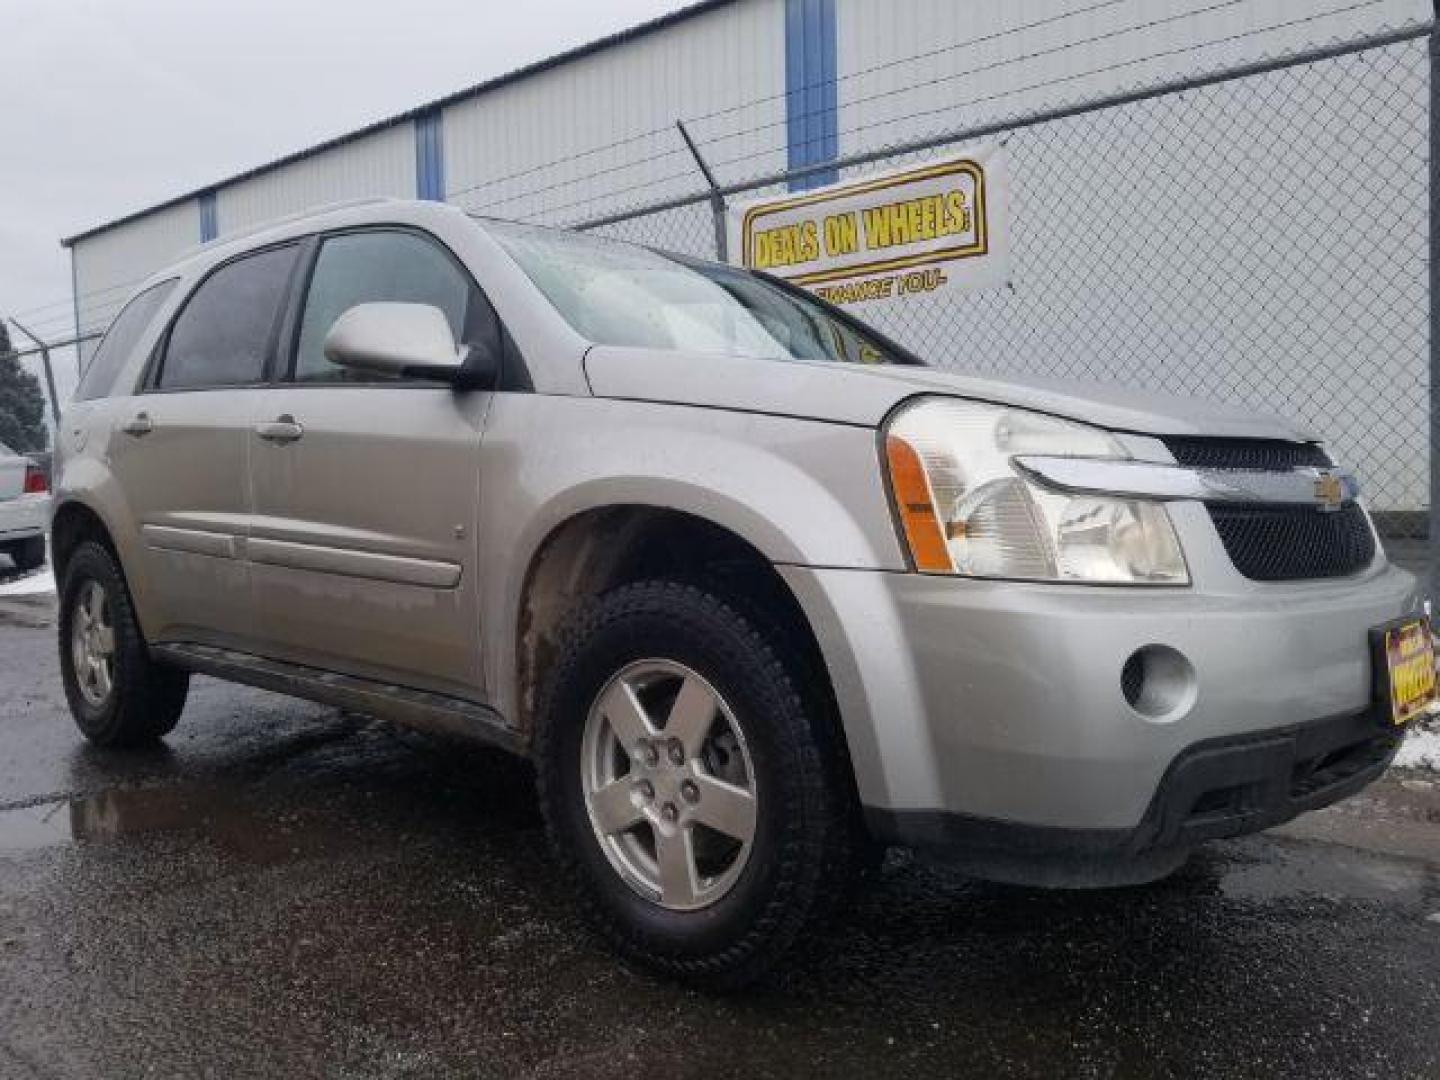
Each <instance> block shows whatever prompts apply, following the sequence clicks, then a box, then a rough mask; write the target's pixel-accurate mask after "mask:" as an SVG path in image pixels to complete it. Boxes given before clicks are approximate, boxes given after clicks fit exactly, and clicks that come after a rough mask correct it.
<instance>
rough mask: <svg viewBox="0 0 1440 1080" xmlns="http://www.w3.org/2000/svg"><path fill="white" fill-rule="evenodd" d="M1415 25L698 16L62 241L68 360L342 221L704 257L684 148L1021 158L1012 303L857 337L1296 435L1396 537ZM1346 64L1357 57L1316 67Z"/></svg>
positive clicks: (1421, 317)
mask: <svg viewBox="0 0 1440 1080" xmlns="http://www.w3.org/2000/svg"><path fill="white" fill-rule="evenodd" d="M1430 19H1431V8H1430V3H1429V0H1011V2H1007V3H1000V2H998V0H964V2H962V0H706V2H703V3H696V4H693V5H692V6H689V7H686V8H684V9H682V10H680V11H677V12H676V13H674V14H672V15H669V16H667V17H664V18H661V19H658V20H655V21H653V22H650V23H647V24H645V25H642V26H639V27H636V28H634V29H632V30H629V31H626V32H624V33H621V34H617V35H615V36H613V37H610V38H607V39H605V40H602V41H597V42H595V43H593V44H591V45H588V46H585V47H583V48H579V49H576V50H574V51H572V52H569V53H565V54H563V55H560V56H556V57H553V58H551V59H548V60H545V61H542V62H540V63H537V64H534V65H531V66H530V67H527V68H524V69H522V70H519V71H516V72H513V73H510V74H507V75H503V76H501V77H499V78H495V79H491V80H490V81H488V82H484V83H481V84H478V85H476V86H473V87H471V88H469V89H466V90H462V91H460V92H457V93H455V94H453V95H451V96H450V97H447V98H444V99H441V100H439V101H434V102H430V103H428V104H424V105H418V106H417V107H416V108H414V109H413V110H411V111H409V112H406V113H403V114H401V115H398V116H395V117H392V118H390V119H387V120H383V121H380V122H378V123H376V124H373V125H371V126H369V127H367V128H364V129H361V130H359V131H354V132H351V133H349V134H345V135H342V136H340V137H338V138H335V139H333V140H331V141H329V142H326V143H323V144H321V145H318V146H314V147H311V148H309V149H305V150H301V151H299V152H297V153H295V154H292V155H291V156H289V157H286V158H283V159H281V160H278V161H274V162H271V163H269V164H265V165H261V166H259V167H257V168H255V169H252V170H250V171H248V172H245V173H242V174H240V175H238V176H233V177H230V178H227V179H218V180H217V181H216V182H215V183H214V184H213V185H211V186H209V187H206V188H204V189H202V190H199V191H194V192H190V193H187V194H184V195H181V196H179V197H176V198H174V199H171V200H169V201H168V202H165V203H161V204H159V205H157V206H153V207H150V208H147V209H143V210H138V211H137V212H135V213H133V214H131V215H129V216H127V217H124V218H121V219H120V220H117V221H113V222H110V223H108V224H105V225H101V226H99V227H97V228H94V229H91V230H89V231H86V232H83V233H80V234H79V235H76V236H73V237H70V238H68V239H66V240H65V241H64V243H65V245H66V246H67V247H69V249H70V252H71V258H72V269H73V278H74V293H75V322H76V331H77V335H78V334H83V333H86V332H89V331H93V330H96V329H99V328H102V327H103V326H104V325H106V324H107V323H108V321H109V320H110V319H111V318H112V317H113V316H114V314H115V312H116V311H117V310H118V308H119V306H120V304H121V303H123V301H124V299H125V298H126V295H127V293H128V292H129V290H130V288H131V287H132V285H133V284H134V283H135V282H137V281H138V280H139V279H141V278H143V277H145V276H146V275H148V274H149V273H151V272H152V271H154V270H155V269H156V268H157V267H159V266H161V265H162V264H164V263H165V262H167V261H169V260H171V259H173V258H174V257H176V256H177V255H179V254H180V253H182V252H184V251H186V250H187V249H190V248H193V247H194V246H195V245H196V244H198V243H202V242H205V241H208V240H212V239H215V238H217V237H225V236H229V235H233V234H235V233H237V232H240V231H243V230H247V229H250V228H252V227H254V226H257V225H259V224H262V223H264V222H266V221H269V220H272V219H275V218H278V217H282V216H285V215H289V214H294V213H297V212H301V211H304V210H306V209H307V208H311V207H315V206H318V205H320V204H324V203H332V202H336V201H338V200H344V199H352V198H357V197H367V196H400V197H419V198H422V199H443V200H447V201H450V202H453V203H455V204H458V205H460V206H463V207H465V208H467V209H473V210H475V211H483V212H485V213H487V214H493V215H496V216H502V217H509V218H515V219H522V220H532V221H537V222H544V223H551V224H571V225H577V224H578V225H592V226H593V225H597V224H598V225H600V226H603V227H604V228H605V229H606V231H608V232H609V233H611V234H613V235H620V236H625V237H631V238H636V239H641V240H644V241H646V242H649V243H653V244H656V245H659V246H667V247H673V248H678V249H684V250H690V251H696V252H700V253H703V254H714V250H713V246H712V239H713V231H712V226H711V223H710V220H709V213H710V210H709V205H708V204H707V203H706V202H705V198H704V196H705V191H706V182H705V180H704V178H703V176H702V175H701V173H700V171H699V170H698V168H697V165H696V160H695V157H694V156H693V155H692V153H691V151H690V149H689V148H688V147H687V146H686V144H685V141H684V138H683V136H682V133H681V131H680V130H679V129H678V128H677V125H676V121H683V123H684V125H685V129H686V131H687V132H688V134H689V135H690V136H691V137H692V138H693V140H694V142H695V144H696V147H697V148H698V152H699V154H700V155H701V156H703V158H704V159H705V161H706V162H708V164H709V166H710V168H711V170H712V171H713V173H714V176H715V178H716V180H717V181H718V183H719V185H720V186H721V187H722V188H725V189H727V190H729V191H730V192H731V193H732V194H734V193H738V192H740V191H741V189H742V188H745V187H746V186H747V185H750V186H753V188H754V190H756V191H765V192H773V191H783V190H784V189H785V187H787V186H789V187H792V188H797V187H804V186H808V185H813V184H816V183H824V182H828V181H829V180H831V179H834V178H835V177H836V176H837V175H838V176H849V175H852V174H853V173H854V172H856V171H863V170H866V169H875V168H883V167H886V166H887V165H890V164H900V163H908V162H912V161H914V160H916V159H917V154H919V152H920V151H919V150H918V149H917V148H916V147H917V145H918V144H919V143H921V142H923V141H924V140H926V139H927V138H928V137H943V136H945V134H946V133H954V134H955V138H956V139H960V138H964V137H966V135H967V134H969V133H975V132H980V133H981V134H982V135H983V136H984V137H986V138H990V139H994V140H998V141H999V142H1000V143H1001V145H1003V146H1005V147H1006V149H1007V152H1008V153H1009V154H1010V156H1011V167H1010V172H1011V174H1012V175H1013V177H1014V180H1013V196H1012V203H1013V205H1012V207H1011V216H1012V221H1013V230H1012V237H1013V239H1012V246H1013V249H1014V265H1013V273H1012V282H1011V285H1010V286H1009V288H1007V289H1001V290H996V291H994V292H991V293H985V294H975V295H973V296H970V297H967V298H963V299H961V300H955V299H951V300H947V301H945V303H944V304H943V305H940V304H937V305H934V306H932V307H931V308H928V309H926V308H919V309H915V308H912V309H911V310H909V311H908V312H906V313H904V314H900V313H896V312H889V311H879V312H876V313H875V314H873V315H871V313H870V312H866V315H867V317H873V318H875V319H876V320H877V321H879V322H881V323H882V324H883V325H884V326H885V328H886V329H887V330H889V331H891V332H892V333H894V334H896V335H897V336H898V337H900V338H901V339H902V340H906V341H908V342H910V343H912V344H914V345H916V346H917V347H920V348H924V349H927V350H930V351H931V352H932V354H934V353H936V352H939V354H940V355H939V356H938V357H937V359H939V360H941V361H942V362H964V363H966V364H968V365H969V366H972V367H976V368H980V369H989V370H1025V371H1031V372H1039V373H1043V374H1055V375H1068V376H1084V377H1095V378H1108V379H1118V380H1122V381H1127V382H1131V383H1138V384H1142V385H1154V386H1157V387H1160V388H1163V389H1170V390H1180V391H1185V392H1190V393H1200V394H1204V395H1206V396H1211V397H1230V398H1240V399H1244V400H1246V401H1249V402H1252V403H1255V404H1261V405H1269V406H1272V407H1274V408H1276V409H1277V410H1279V411H1283V412H1288V413H1291V414H1296V413H1298V414H1300V415H1301V416H1302V417H1304V418H1305V419H1308V420H1311V421H1312V422H1313V423H1314V424H1315V426H1316V427H1317V428H1320V429H1324V430H1327V431H1331V432H1335V431H1337V429H1338V436H1337V442H1338V443H1339V444H1340V450H1341V452H1342V453H1346V454H1348V456H1349V458H1350V460H1352V461H1355V462H1356V463H1357V464H1360V465H1361V466H1362V470H1363V471H1364V472H1365V473H1367V474H1368V475H1369V476H1370V477H1372V478H1375V479H1376V480H1377V481H1378V482H1377V483H1375V484H1372V494H1373V495H1374V497H1375V499H1376V500H1377V505H1380V507H1381V508H1382V509H1395V510H1408V509H1415V508H1419V507H1421V506H1422V505H1424V503H1425V502H1426V501H1427V493H1428V463H1427V461H1426V460H1424V458H1425V456H1426V455H1425V453H1424V450H1423V448H1424V447H1425V446H1426V445H1427V441H1426V416H1427V412H1426V403H1425V401H1424V400H1423V398H1424V380H1425V376H1426V371H1425V350H1426V340H1427V322H1426V319H1427V315H1426V311H1427V302H1426V295H1427V294H1426V292H1425V283H1424V273H1425V256H1426V252H1425V246H1424V236H1425V229H1426V223H1427V213H1428V196H1427V192H1428V177H1427V164H1426V162H1427V155H1426V148H1425V144H1424V133H1425V124H1426V117H1427V102H1428V96H1427V95H1428V90H1427V87H1428V61H1427V59H1426V42H1425V40H1424V37H1423V30H1415V29H1414V28H1416V27H1423V26H1424V25H1427V24H1428V23H1429V20H1430ZM1407 28H1410V29H1409V30H1408V31H1407ZM1407 34H1408V36H1407ZM1346 42H1349V43H1356V42H1371V43H1372V44H1371V45H1366V46H1364V47H1363V48H1362V47H1359V46H1357V47H1355V48H1354V49H1353V50H1351V51H1349V52H1345V53H1343V54H1342V53H1341V52H1340V51H1338V50H1337V51H1335V52H1334V54H1333V55H1331V54H1323V55H1322V53H1323V50H1325V49H1327V48H1332V47H1333V46H1335V44H1336V43H1346ZM1303 50H1310V51H1311V53H1313V54H1314V62H1307V63H1306V64H1305V65H1303V66H1296V67H1285V68H1278V67H1277V68H1273V69H1271V68H1267V67H1266V66H1265V65H1266V64H1267V63H1271V62H1273V61H1275V60H1276V58H1280V57H1284V56H1286V55H1288V54H1294V53H1297V52H1300V51H1303ZM1252 68H1253V69H1254V70H1253V71H1252V70H1250V69H1252ZM1224 71H1230V72H1245V74H1246V77H1244V78H1240V77H1238V76H1237V77H1235V78H1233V79H1230V80H1229V81H1221V80H1211V79H1210V78H1209V76H1210V75H1211V74H1213V73H1216V72H1224ZM1187 78H1189V79H1191V80H1193V84H1194V85H1193V87H1189V88H1186V87H1179V86H1178V84H1179V83H1181V82H1183V81H1184V80H1185V79H1187ZM1166 85H1168V86H1169V87H1170V88H1171V90H1170V91H1167V92H1166V93H1164V94H1160V93H1159V91H1158V89H1157V90H1156V95H1155V96H1153V97H1147V96H1146V88H1160V87H1162V86H1166ZM1172 91H1173V92H1172ZM1107 99H1108V100H1109V101H1110V102H1111V104H1112V105H1113V107H1108V108H1105V109H1103V110H1099V111H1085V110H1083V109H1077V108H1076V107H1075V106H1076V103H1084V102H1096V101H1102V100H1107ZM1007 125H1008V126H1007ZM907 146H908V147H909V148H910V149H909V150H908V151H906V150H905V148H906V147H907ZM891 147H893V148H897V149H900V150H902V151H904V152H902V153H899V154H897V156H895V157H894V158H893V159H890V160H886V159H884V158H883V154H884V152H885V150H886V148H891ZM856 158H861V159H863V160H862V161H859V162H857V161H855V160H854V159H856ZM831 162H834V163H835V167H834V168H829V167H827V166H828V163H831ZM807 168H808V170H809V171H805V172H802V173H801V174H800V175H795V176H787V175H786V174H787V172H793V171H795V170H806V169H807ZM687 196H694V198H693V200H691V202H692V205H687V206H677V205H675V204H677V203H680V202H683V201H685V198H686V197H687ZM741 197H747V196H744V195H742V196H741ZM657 206H658V207H660V208H661V209H659V210H657V211H656V212H655V213H651V214H637V215H636V216H628V217H627V212H630V211H639V210H642V209H644V208H645V207H657ZM1357 290H1359V291H1358V292H1357ZM1366 290H1368V291H1366ZM1362 294H1363V295H1362ZM1377 343H1378V345H1379V349H1378V352H1377ZM1197 355H1202V356H1212V357H1219V358H1221V359H1216V360H1215V361H1214V362H1213V363H1211V364H1210V365H1209V366H1208V367H1207V366H1205V364H1204V363H1200V364H1199V366H1197V361H1196V359H1195V357H1196V356H1197ZM1357 357H1365V363H1364V364H1359V363H1357ZM1182 364H1183V365H1184V367H1183V369H1182ZM1417 365H1418V366H1417ZM1321 387H1323V388H1324V392H1323V393H1322V392H1321V390H1320V389H1318V388H1321ZM1377 387H1382V388H1384V387H1390V388H1394V394H1393V397H1389V398H1387V397H1385V396H1384V394H1383V393H1382V394H1380V395H1379V396H1378V397H1377V389H1376V388H1377ZM1357 400H1364V401H1367V402H1368V403H1369V404H1367V405H1366V406H1365V407H1364V408H1363V409H1362V408H1360V407H1359V406H1357V405H1356V401H1357ZM1366 410H1368V411H1366ZM1397 445H1398V446H1399V447H1401V449H1400V450H1396V446H1397Z"/></svg>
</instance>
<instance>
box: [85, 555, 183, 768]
mask: <svg viewBox="0 0 1440 1080" xmlns="http://www.w3.org/2000/svg"><path fill="white" fill-rule="evenodd" d="M60 673H61V677H62V679H63V680H64V683H65V697H66V699H67V700H68V702H69V704H70V713H71V715H72V716H74V718H75V723H76V725H77V726H78V727H79V728H80V731H81V733H82V734H83V735H84V736H85V737H86V738H87V739H89V740H90V741H91V742H93V743H95V744H96V745H98V746H107V747H118V746H137V745H140V744H143V743H148V742H154V741H155V740H156V739H159V738H161V737H162V736H164V735H166V734H168V733H169V732H170V731H171V730H172V729H173V728H174V727H175V724H176V723H177V722H178V721H179V719H180V713H181V711H182V710H183V709H184V708H185V697H186V695H187V693H188V692H189V687H190V676H189V675H188V674H187V673H186V672H184V671H180V670H178V669H176V668H172V667H168V666H166V665H164V664H159V663H156V662H155V661H154V660H152V659H151V658H150V650H149V648H148V647H147V646H146V644H145V639H144V637H143V636H142V635H141V633H140V624H139V623H138V622H137V620H136V618H135V609H134V607H133V606H132V604H131V602H130V592H129V590H128V589H127V588H126V585H125V578H124V576H123V575H122V573H121V571H120V565H119V563H117V562H116V560H115V556H114V555H112V554H111V553H110V551H109V550H108V549H106V548H105V547H102V546H101V545H100V544H97V543H94V542H93V541H91V542H86V543H84V544H81V545H80V547H79V548H77V549H76V551H75V554H74V555H72V556H71V558H70V563H69V565H68V566H67V568H66V573H65V585H64V588H63V590H62V593H61V597H60Z"/></svg>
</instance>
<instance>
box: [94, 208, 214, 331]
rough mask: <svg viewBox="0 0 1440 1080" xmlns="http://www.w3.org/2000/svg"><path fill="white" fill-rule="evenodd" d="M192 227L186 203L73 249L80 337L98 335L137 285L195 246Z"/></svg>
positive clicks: (193, 212) (196, 237) (192, 210)
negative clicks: (94, 331) (90, 333)
mask: <svg viewBox="0 0 1440 1080" xmlns="http://www.w3.org/2000/svg"><path fill="white" fill-rule="evenodd" d="M196 221H197V219H196V209H195V205H194V203H193V202H189V201H187V202H184V203H180V204H177V205H175V206H171V207H166V208H164V209H161V210H156V211H155V212H153V213H150V214H147V215H145V216H144V217H142V218H139V219H137V220H135V221H130V222H127V223H125V224H123V225H117V226H116V227H115V228H113V229H107V230H106V231H105V232H102V233H99V234H98V235H96V236H93V237H91V238H89V239H88V240H85V241H83V242H82V243H79V244H76V245H75V248H74V250H73V252H72V258H73V259H74V260H75V262H74V266H75V294H76V296H77V297H78V298H79V305H78V310H79V321H80V331H81V333H86V332H89V331H92V330H103V329H104V328H105V327H106V326H108V325H109V324H110V320H111V319H112V318H114V317H115V314H116V313H117V312H118V311H119V310H120V308H121V306H122V305H123V304H124V303H125V301H126V300H128V299H129V297H130V293H131V292H132V291H133V290H134V288H135V286H136V285H137V284H138V283H139V282H140V281H142V280H144V279H145V278H146V277H148V276H149V275H150V274H151V273H153V272H154V271H155V270H156V269H157V268H159V267H161V266H164V265H165V264H166V263H168V262H172V261H174V260H175V259H176V258H177V257H178V256H179V255H180V254H181V253H182V252H185V251H188V250H189V249H190V248H193V247H194V246H195V245H196V244H198V243H199V242H200V236H199V233H198V232H197V224H196ZM86 355H88V352H87V354H86Z"/></svg>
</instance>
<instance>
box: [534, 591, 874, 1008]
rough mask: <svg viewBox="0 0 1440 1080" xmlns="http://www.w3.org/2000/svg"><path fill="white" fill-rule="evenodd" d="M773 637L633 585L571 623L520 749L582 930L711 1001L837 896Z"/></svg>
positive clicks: (814, 766)
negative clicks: (527, 746) (531, 757)
mask: <svg viewBox="0 0 1440 1080" xmlns="http://www.w3.org/2000/svg"><path fill="white" fill-rule="evenodd" d="M808 696H809V695H807V694H805V693H803V692H802V680H801V679H800V677H799V665H797V664H795V663H794V662H793V659H792V658H790V657H788V656H787V655H786V653H785V650H784V644H783V635H781V634H779V633H777V632H776V631H775V630H773V629H771V628H768V627H765V626H763V625H761V624H759V622H758V620H757V619H756V618H755V617H754V616H749V617H747V616H746V615H742V614H741V613H740V611H739V610H738V609H737V608H735V607H732V606H730V605H729V604H727V603H726V602H725V601H724V600H723V599H722V598H720V597H718V596H715V595H711V594H710V593H708V592H706V591H704V590H702V589H700V588H696V587H694V586H690V585H683V584H677V583H673V582H663V581H657V582H642V583H639V584H634V585H628V586H624V587H622V588H619V589H616V590H615V591H613V592H611V593H608V594H606V595H605V596H603V597H601V598H599V600H597V601H596V602H594V603H593V604H592V605H591V606H589V607H588V608H587V609H586V610H585V611H583V612H582V613H581V614H580V616H579V617H578V618H577V619H576V620H575V621H574V622H573V623H572V625H571V626H570V628H569V631H568V633H567V634H566V636H565V639H564V644H563V645H562V647H561V650H560V656H559V657H558V659H557V662H556V664H555V666H554V668H553V673H552V676H551V678H550V680H549V682H548V684H547V685H546V687H545V691H544V694H543V699H542V702H541V707H540V720H539V728H538V730H537V739H536V748H535V749H536V759H537V764H538V769H539V777H540V793H541V804H542V808H543V810H544V813H545V818H546V823H547V826H548V829H549V832H550V837H551V840H552V843H553V846H554V848H555V850H556V852H557V856H558V858H559V861H560V863H561V866H562V867H563V869H564V870H565V872H566V874H567V876H568V877H570V879H571V880H572V882H573V883H574V885H575V887H576V889H577V891H578V892H579V895H580V897H581V901H582V907H583V909H584V911H585V913H586V915H587V916H588V917H589V920H590V921H591V922H592V924H594V926H595V927H596V928H597V929H598V930H599V932H600V933H601V935H602V936H603V937H605V938H606V939H607V940H608V941H609V942H610V944H611V945H612V946H614V947H615V948H617V949H618V950H619V951H620V952H621V953H622V954H624V955H625V956H627V957H630V958H631V959H634V960H637V961H639V962H641V963H643V964H645V965H646V966H648V967H651V968H654V969H657V970H659V971H661V972H663V973H666V974H669V975H674V976H679V977H683V978H688V979H691V980H693V981H696V982H700V983H704V984H705V985H708V986H713V987H717V988H723V987H731V986H737V985H741V984H743V983H746V982H749V981H751V980H753V979H755V978H757V977H758V976H760V975H761V974H763V973H764V972H765V971H766V970H767V969H768V968H769V967H771V966H772V965H773V964H774V963H775V962H776V961H778V960H779V959H780V958H781V957H782V956H783V955H784V953H785V952H786V951H787V949H789V948H790V947H791V946H792V945H793V944H794V943H795V941H796V939H797V938H798V937H799V936H800V935H801V933H802V932H803V931H804V930H806V929H807V928H808V927H809V926H811V925H812V924H813V923H814V922H816V921H817V919H818V917H819V916H820V915H822V914H824V913H825V912H826V911H827V910H829V908H830V907H831V906H832V903H833V901H834V898H835V897H836V895H837V894H838V893H840V892H843V890H844V889H845V887H846V884H847V882H846V880H845V876H846V870H847V868H848V867H849V866H850V865H851V860H849V859H848V858H847V854H846V846H847V844H848V843H850V841H851V839H852V837H851V832H850V822H851V821H852V820H853V819H852V817H851V816H850V807H849V804H848V802H847V801H846V798H845V796H844V793H843V792H842V791H839V790H837V788H839V786H840V785H839V784H837V783H836V782H835V780H834V776H835V769H834V768H833V764H834V763H833V762H831V761H829V760H828V755H829V754H830V753H832V752H833V751H832V750H831V749H830V748H829V747H828V745H827V739H826V738H825V733H824V731H823V730H822V723H821V720H820V714H819V712H818V709H817V705H816V703H815V702H813V701H810V700H807V698H808Z"/></svg>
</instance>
